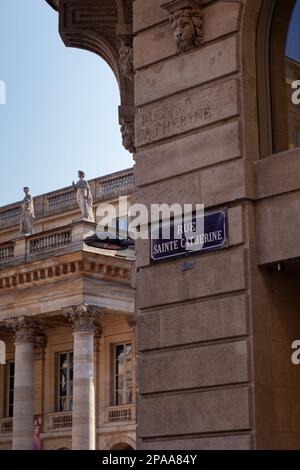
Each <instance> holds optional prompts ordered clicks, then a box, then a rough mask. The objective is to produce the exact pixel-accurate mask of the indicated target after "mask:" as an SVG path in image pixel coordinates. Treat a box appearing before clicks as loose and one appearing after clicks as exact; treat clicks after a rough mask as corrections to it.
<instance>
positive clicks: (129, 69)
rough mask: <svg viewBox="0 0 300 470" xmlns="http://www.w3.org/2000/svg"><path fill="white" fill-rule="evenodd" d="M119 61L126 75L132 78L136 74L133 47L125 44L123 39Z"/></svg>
mask: <svg viewBox="0 0 300 470" xmlns="http://www.w3.org/2000/svg"><path fill="white" fill-rule="evenodd" d="M119 63H120V68H121V72H122V74H123V75H124V77H127V78H130V80H132V79H133V75H134V64H133V47H132V46H129V45H128V44H125V43H124V42H123V41H121V47H120V49H119Z"/></svg>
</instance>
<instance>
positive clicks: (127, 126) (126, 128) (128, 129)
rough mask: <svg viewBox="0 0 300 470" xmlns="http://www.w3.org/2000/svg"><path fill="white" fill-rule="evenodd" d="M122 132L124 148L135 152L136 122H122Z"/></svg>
mask: <svg viewBox="0 0 300 470" xmlns="http://www.w3.org/2000/svg"><path fill="white" fill-rule="evenodd" d="M121 134H122V141H123V146H124V148H125V149H126V150H128V152H130V153H134V152H135V146H134V124H133V123H132V122H125V123H124V124H122V126H121Z"/></svg>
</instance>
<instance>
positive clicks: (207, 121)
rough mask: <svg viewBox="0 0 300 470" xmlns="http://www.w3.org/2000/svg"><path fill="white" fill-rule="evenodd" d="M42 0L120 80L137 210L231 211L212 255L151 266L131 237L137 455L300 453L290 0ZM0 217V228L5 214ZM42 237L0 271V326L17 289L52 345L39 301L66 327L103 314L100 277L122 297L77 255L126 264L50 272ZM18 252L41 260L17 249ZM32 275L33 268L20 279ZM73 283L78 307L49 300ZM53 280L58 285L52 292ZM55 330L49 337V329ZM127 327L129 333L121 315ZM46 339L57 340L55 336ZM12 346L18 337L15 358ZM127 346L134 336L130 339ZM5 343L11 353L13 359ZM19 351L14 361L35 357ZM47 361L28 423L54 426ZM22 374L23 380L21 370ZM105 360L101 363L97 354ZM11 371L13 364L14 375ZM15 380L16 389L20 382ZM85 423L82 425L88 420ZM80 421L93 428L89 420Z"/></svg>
mask: <svg viewBox="0 0 300 470" xmlns="http://www.w3.org/2000/svg"><path fill="white" fill-rule="evenodd" d="M47 2H48V3H49V5H51V6H52V7H53V8H54V10H55V11H56V12H57V16H58V20H59V21H58V30H59V34H60V36H61V38H62V40H63V41H64V43H65V45H66V46H69V47H78V48H82V49H85V50H88V51H90V52H93V53H96V54H98V55H99V57H101V58H102V59H104V60H105V61H106V62H107V64H108V66H109V67H111V69H112V70H113V72H114V74H115V77H116V80H117V82H118V84H119V88H120V97H121V100H120V101H121V104H120V108H119V123H120V126H121V133H122V138H123V143H124V146H125V148H126V149H127V150H129V151H130V152H132V153H133V158H134V160H135V168H134V174H135V178H134V181H135V188H134V195H133V198H134V201H136V202H138V203H140V204H144V205H145V206H147V207H148V208H150V206H151V204H154V203H158V204H159V203H165V204H169V205H172V204H175V203H178V204H197V203H201V204H204V205H205V209H206V213H207V214H209V213H214V214H220V215H222V217H224V218H225V223H224V228H223V231H224V233H223V234H224V241H226V243H223V244H222V246H220V247H219V248H218V249H211V250H206V251H204V250H202V251H199V252H198V253H196V252H193V253H189V254H187V253H182V252H181V253H179V254H178V256H177V255H176V256H170V257H169V258H165V259H162V258H160V259H156V260H154V259H153V257H152V252H151V243H150V241H149V240H139V241H137V242H136V244H135V254H136V297H135V298H136V304H135V307H136V319H137V353H138V355H137V357H138V360H137V370H138V372H139V373H138V389H137V411H138V412H137V447H138V448H139V449H300V424H299V423H300V413H299V410H300V369H299V366H297V365H295V364H293V362H292V360H291V356H292V352H293V350H292V347H291V346H292V344H293V342H294V341H295V340H299V339H300V320H299V318H300V317H299V309H300V305H299V282H300V275H299V273H300V218H299V214H300V150H299V148H300V118H299V109H300V108H299V106H300V104H299V103H300V100H299V95H300V93H299V91H298V92H297V89H298V90H299V80H300V74H299V63H300V56H299V44H300V27H299V24H300V1H299V0H226V1H225V0H47ZM37 40H38V38H37ZM297 82H298V83H297ZM295 92H296V95H295V94H294V93H295ZM86 119H87V120H88V119H89V116H86ZM45 207H47V206H45ZM7 210H8V211H9V209H7ZM14 210H15V209H14V208H13V209H12V212H14ZM41 210H42V209H41ZM45 210H46V209H45ZM9 214H10V213H9ZM46 216H47V211H46V212H45V214H44V215H43V217H46ZM7 217H8V220H10V217H11V218H13V216H9V215H7ZM43 217H42V218H41V220H42V221H43V220H44V218H43ZM72 220H73V219H72ZM162 222H164V220H163V221H162ZM70 223H71V221H70ZM213 223H215V222H213ZM4 225H5V230H7V222H6V220H5V222H4ZM72 227H73V228H72V230H74V235H73V237H74V238H73V240H75V243H79V244H80V243H81V242H80V241H78V238H77V236H78V237H79V235H78V233H82V232H83V231H85V229H86V228H87V227H86V224H80V223H78V224H77V225H76V224H75V225H73V226H72ZM40 230H43V227H40ZM12 235H13V234H12ZM62 237H64V235H62ZM12 238H13V236H12V237H11V239H12ZM79 238H80V237H79ZM4 241H6V240H4ZM28 242H30V239H28V241H27V243H28ZM35 243H36V245H35V244H32V246H31V245H30V243H29V248H28V246H27V248H26V250H27V251H26V253H27V255H26V261H27V263H25V264H24V263H23V265H22V266H24V268H23V267H22V269H24V271H25V272H23V271H21V272H20V273H19V271H16V268H15V267H14V268H13V269H12V270H11V271H10V268H9V263H10V262H11V260H9V262H8V266H7V267H5V270H6V274H5V278H4V279H1V283H2V284H1V285H2V286H3V287H2V289H3V294H2V295H1V299H3V300H1V302H3V303H4V307H3V311H4V313H3V316H6V317H7V316H8V317H9V318H10V317H12V316H13V315H14V311H13V308H8V307H13V300H14V297H13V296H12V294H11V292H14V291H16V292H18V293H19V297H18V298H20V302H19V305H22V307H20V310H19V315H20V316H21V314H22V316H24V315H26V314H28V310H29V309H31V311H33V312H34V313H35V316H37V317H38V316H40V317H46V316H47V317H49V318H47V319H45V320H44V319H43V318H41V327H42V328H44V330H43V331H46V333H48V337H49V339H48V342H47V345H48V346H47V348H48V351H49V348H51V347H52V343H51V339H50V338H51V335H50V332H51V331H53V330H51V325H50V316H49V315H45V314H44V311H45V309H46V310H47V308H48V305H50V304H51V307H49V308H50V309H51V312H52V313H53V312H56V313H55V314H54V317H55V320H54V319H53V321H55V322H58V321H63V322H64V325H66V318H65V316H64V317H63V316H62V314H61V313H60V314H58V310H59V312H61V308H62V307H63V308H65V307H66V308H69V307H72V306H74V304H75V305H82V304H84V305H86V304H90V305H91V306H92V307H94V306H99V304H100V306H101V307H103V303H105V302H103V300H101V301H98V299H99V298H98V295H99V296H102V295H103V290H102V289H97V288H94V287H91V284H92V283H96V282H98V283H99V285H100V284H101V283H103V282H104V281H106V279H107V282H108V286H109V288H107V289H105V291H104V293H105V295H108V294H109V296H111V298H112V297H113V298H114V301H115V296H114V295H115V294H113V293H112V292H114V293H115V292H116V291H115V290H114V288H113V286H112V284H111V280H112V279H111V277H109V276H108V274H107V273H106V274H105V276H104V280H103V279H101V281H100V280H99V281H98V277H97V276H99V274H98V273H97V268H96V273H97V274H95V273H93V275H91V273H89V272H86V271H84V274H83V273H82V269H81V268H80V269H81V271H80V272H78V269H79V266H81V267H82V266H84V267H85V257H87V258H88V259H89V262H90V265H89V264H88V263H87V264H88V265H89V266H90V269H91V267H92V263H95V261H94V260H95V259H97V260H98V259H99V258H101V262H100V264H101V265H102V264H103V265H104V264H105V263H106V262H107V259H109V260H111V262H112V261H114V263H116V265H117V268H118V269H116V268H114V271H113V272H114V273H115V274H114V276H116V277H117V274H116V272H118V273H119V274H118V275H120V272H122V273H123V272H124V271H123V269H124V266H123V264H122V263H124V265H125V263H128V264H129V263H130V262H129V261H128V260H125V259H122V260H120V259H119V257H106V258H104V259H105V262H104V260H102V256H103V257H104V255H102V254H101V255H100V254H94V253H91V252H90V251H89V250H88V251H87V250H86V249H85V248H84V249H83V250H81V251H80V250H79V252H77V255H76V256H78V258H79V257H80V256H81V257H83V259H81V260H80V259H76V262H75V265H74V264H73V265H72V263H71V264H68V262H67V260H69V259H70V258H69V257H71V256H74V257H75V254H74V255H73V254H72V255H71V254H70V253H65V254H63V255H59V256H61V257H65V258H63V262H62V264H60V265H59V266H56V264H55V263H57V262H58V260H60V259H61V258H60V257H55V259H53V260H51V261H49V263H50V262H51V263H53V265H51V266H49V267H48V266H47V265H45V264H43V263H46V261H42V260H41V259H40V258H39V256H40V253H39V251H40V250H44V248H41V246H43V245H42V244H40V242H39V241H38V240H37V241H36V242H35ZM41 243H42V242H41ZM72 243H73V242H72ZM22 244H23V245H22ZM35 246H37V248H35ZM76 246H78V245H76ZM30 247H31V248H30ZM28 249H29V250H33V251H34V253H31V252H30V251H29V255H28ZM60 249H62V248H60ZM24 250H25V248H24V241H22V240H16V241H15V245H14V256H15V258H16V259H19V257H20V256H23V257H24ZM35 250H37V252H36V251H35ZM11 252H12V247H11V245H10V244H8V245H6V247H4V252H3V253H4V255H3V256H4V257H11ZM20 253H21V254H20ZM22 253H23V255H22ZM185 255H188V256H185ZM47 259H48V258H47ZM71 259H72V260H73V258H71ZM92 259H93V261H92ZM80 261H81V264H80ZM47 262H48V261H47ZM97 262H98V261H97ZM30 263H32V264H30ZM39 263H40V264H39ZM73 263H74V261H73ZM27 266H30V269H32V272H31V274H30V275H28V276H27V272H26V269H27ZM36 266H38V268H36ZM74 266H75V268H74ZM93 266H94V265H93ZM31 267H32V268H31ZM72 269H73V270H74V269H75V271H74V272H72ZM119 269H120V270H121V271H118V270H119ZM69 270H71V273H69V272H68V274H67V275H66V274H65V272H66V271H69ZM16 273H17V274H16ZM57 273H59V275H58V274H57ZM46 276H47V279H46ZM51 276H52V277H51ZM65 276H67V277H65ZM76 276H77V277H76ZM80 276H81V277H80ZM44 277H45V279H44ZM73 277H74V279H76V282H73V283H72V284H71V283H70V289H69V292H70V297H72V298H70V299H68V301H66V297H65V292H64V295H63V296H61V298H62V297H63V299H64V302H62V300H61V298H60V299H59V301H58V300H53V297H54V299H57V295H59V292H60V290H59V286H61V285H62V283H63V281H64V279H71V278H73ZM100 277H101V276H100ZM49 278H50V279H49ZM27 279H30V282H29V284H30V283H32V284H33V287H32V292H33V291H34V289H36V290H35V291H34V292H37V295H35V296H33V298H32V300H31V303H30V305H28V304H27V303H26V299H24V297H23V293H24V292H26V286H27V285H28V284H27ZM118 282H119V281H118ZM39 283H40V284H39ZM42 284H45V285H46V286H47V289H49V290H50V293H47V295H46V294H45V293H44V292H46V291H44V290H42V289H40V290H39V286H40V285H42ZM54 285H55V286H57V287H55V293H53V292H52V291H51V287H52V286H54ZM80 285H81V286H82V291H81V294H78V298H77V300H76V302H74V295H73V292H75V293H76V295H77V292H79V290H80ZM97 285H98V284H97ZM101 285H103V284H101ZM120 285H122V286H123V289H124V291H123V290H122V292H123V293H124V296H125V290H126V289H129V290H130V288H129V284H128V285H127V286H126V282H125V281H124V280H122V282H120ZM30 286H31V284H30ZM63 290H64V291H65V289H63ZM126 292H128V290H126ZM118 295H120V291H119V286H118ZM101 298H102V297H101ZM105 298H106V297H105ZM87 299H88V301H87ZM110 302H111V300H110V301H109V302H108V301H107V302H106V303H105V305H108V304H109V303H110ZM53 303H54V306H53ZM117 304H118V309H119V310H122V309H124V310H126V309H128V308H129V307H128V306H127V304H126V307H125V306H124V303H123V297H122V301H120V302H119V301H118V302H117ZM37 305H39V307H37ZM110 305H111V304H110ZM113 305H115V304H114V303H113ZM121 307H122V308H121ZM16 308H17V307H16ZM84 308H86V307H83V309H84ZM113 308H116V307H113ZM107 310H109V307H107ZM46 313H48V311H47V312H46ZM86 314H88V315H90V314H89V313H88V312H85V315H86ZM76 315H77V316H76ZM78 315H79V313H78V312H77V313H76V312H74V311H73V320H72V321H71V324H68V328H71V327H72V325H73V328H75V330H74V340H75V346H76V344H77V338H76V335H77V334H79V333H77V332H76V329H77V326H76V324H77V322H78V318H77V317H78ZM91 318H92V319H91V320H90V321H89V328H91V330H90V329H89V332H87V331H86V332H85V333H84V334H86V335H87V337H89V338H90V339H91V336H89V335H92V334H94V335H96V333H95V329H96V327H97V325H96V324H95V323H94V317H93V316H92V317H91ZM71 319H72V317H71ZM110 319H112V317H108V316H105V315H104V317H103V320H102V322H100V323H101V325H102V336H101V337H100V342H101V341H102V342H103V341H104V344H105V338H106V336H105V334H106V333H105V331H106V330H105V328H106V323H105V322H106V321H107V322H109V321H110ZM111 321H112V320H111ZM43 322H46V323H45V325H44V326H43ZM47 322H48V323H47ZM55 325H56V326H55V327H54V326H53V327H52V328H53V329H54V328H58V324H57V323H55ZM123 325H124V329H126V332H127V331H128V333H129V331H130V330H128V323H126V321H124V323H123ZM17 327H18V325H16V326H15V331H16V332H18V331H19V330H18V328H17ZM64 328H67V327H66V326H64ZM107 328H108V326H107ZM5 331H6V330H5ZM68 331H69V335H70V336H69V338H70V346H69V347H68V348H67V349H66V350H65V351H64V349H65V348H63V349H61V346H57V345H56V346H54V345H53V348H56V350H57V352H58V353H60V352H61V353H66V352H69V351H71V349H72V347H71V344H72V338H73V337H72V336H71V331H70V330H68ZM91 331H92V332H94V333H91ZM109 331H110V330H109ZM15 334H16V333H15ZM107 334H108V333H107ZM19 336H20V335H19ZM46 336H47V334H46ZM20 337H22V335H21V336H20ZM55 338H56V340H57V341H59V340H58V338H59V336H58V335H55ZM86 339H87V338H86ZM11 341H13V339H12V337H11ZM18 341H19V338H18V334H17V343H16V347H17V352H18V351H20V356H21V349H19V343H18ZM52 341H54V339H52ZM94 341H95V342H97V341H99V340H98V339H94ZM124 341H125V342H126V344H129V343H127V342H128V341H129V336H128V335H127V334H125V335H124ZM78 343H79V341H78ZM22 344H24V343H22ZM26 344H27V343H26ZM64 344H65V343H64V342H63V345H64ZM124 345H125V343H124ZM125 346H126V345H125ZM125 346H124V347H125ZM23 347H24V346H22V348H23ZM27 347H28V346H27ZM30 348H32V346H30ZM79 349H80V347H79ZM8 350H9V351H11V356H10V357H11V358H12V357H13V352H12V351H13V350H12V348H11V349H8ZM53 351H54V349H53ZM9 354H10V352H9ZM32 354H33V353H32V350H31V349H30V355H32ZM49 354H50V353H49V352H48V355H49ZM22 357H23V358H24V360H25V357H28V355H27V356H26V355H25V354H24V355H22ZM47 357H48V356H47V354H46V356H45V359H44V362H43V361H42V359H39V362H38V363H37V364H38V366H39V367H42V366H43V365H44V367H45V373H44V376H45V377H46V378H47V380H50V382H49V383H48V382H45V383H44V389H43V388H41V386H40V385H39V384H36V386H35V390H36V391H37V392H38V393H44V394H45V396H46V398H47V397H48V398H47V399H46V400H45V403H44V405H45V408H44V411H45V413H43V411H42V410H40V409H37V411H36V415H37V416H39V415H42V416H44V422H45V415H47V416H50V418H49V419H50V422H51V416H53V415H52V413H54V412H55V411H56V407H55V406H57V405H55V404H54V402H51V399H50V396H52V395H51V394H52V391H53V389H54V388H53V387H54V385H53V383H54V382H53V381H54V377H55V372H54V366H53V365H52V368H51V367H50V366H49V364H51V363H52V364H54V361H55V354H54V352H53V353H52V362H51V360H50V358H49V357H48V359H47ZM107 357H108V356H107ZM65 359H66V361H67V363H68V364H69V361H70V357H67V358H65V357H63V358H62V359H61V360H62V361H64V360H65ZM47 361H48V362H47ZM62 363H63V362H62ZM28 364H29V372H28V377H30V374H31V370H32V369H31V368H30V367H31V366H30V364H31V365H32V361H31V360H30V361H29V360H28ZM47 364H48V365H47ZM99 364H100V368H101V367H102V365H103V361H102V363H101V352H100V361H99ZM101 364H102V365H101ZM47 367H48V368H49V370H48V369H47ZM57 368H58V366H57ZM57 370H58V369H57ZM74 370H75V369H74ZM106 370H107V371H108V370H109V368H107V369H106ZM16 372H17V369H16V370H15V371H14V370H13V366H12V369H11V375H13V373H14V374H15V373H16ZM57 373H58V372H57ZM23 379H24V376H23ZM19 380H21V386H20V387H22V375H20V376H19ZM24 380H25V379H24ZM51 380H52V385H51ZM99 381H100V389H99V388H98V390H100V392H101V390H102V389H101V387H104V388H105V387H107V388H106V390H108V382H109V380H108V376H107V378H106V379H105V378H103V377H102V380H101V376H100V377H99ZM11 383H13V381H11ZM84 384H86V382H82V389H84V390H85V392H84V393H86V394H87V386H86V385H84ZM104 384H106V385H105V386H104ZM28 387H29V388H30V385H28ZM51 387H52V388H51ZM3 390H4V388H3ZM42 390H44V391H43V392H42ZM8 392H9V390H8V389H7V393H8ZM28 393H29V392H28ZM30 393H31V392H30ZM57 393H58V392H57ZM82 393H83V390H82ZM47 394H49V396H48V395H47ZM20 395H21V394H20V393H19V392H17V396H20ZM105 396H106V398H104V395H103V393H102V395H101V393H100V399H99V400H98V399H97V400H96V402H95V403H96V405H95V406H96V407H97V406H100V412H99V413H98V414H97V411H96V418H97V416H98V418H97V419H99V416H100V422H101V416H104V415H103V414H102V415H101V409H102V408H101V406H102V405H101V403H102V404H103V406H105V405H106V406H108V405H109V404H112V403H113V402H111V401H110V400H109V399H108V396H109V394H107V395H105ZM101 397H102V398H101ZM74 398H75V395H74ZM56 399H57V394H56ZM41 402H42V401H41V400H40V401H39V403H41ZM30 403H31V404H30V406H29V407H28V409H30V410H31V408H30V407H31V406H32V402H30ZM64 403H65V402H64ZM76 403H77V405H76V406H75V409H74V423H73V431H74V433H75V436H74V439H77V437H76V436H77V432H79V431H78V428H79V421H81V420H82V419H83V418H82V416H79V415H77V414H76V413H77V411H76V412H75V410H78V409H80V406H78V403H79V399H78V401H77V400H76ZM76 403H75V401H74V402H73V408H74V405H75V404H76ZM18 406H21V405H18ZM17 409H19V408H17ZM26 409H27V407H26ZM108 409H109V408H108ZM48 413H49V414H48ZM102 413H104V408H103V409H102ZM30 414H31V416H32V411H30ZM91 414H92V415H94V413H91ZM125 415H126V414H125ZM8 419H9V418H8ZM22 419H23V417H22ZM61 419H62V421H63V418H61ZM68 419H70V418H68ZM103 419H104V421H102V422H101V423H104V425H105V426H107V429H108V427H109V426H110V425H111V424H107V419H108V420H109V418H103ZM20 422H21V417H20V421H19V424H17V428H16V439H21V437H19V436H20V435H22V427H21V424H20ZM9 423H10V422H9V421H8V424H7V425H6V424H5V425H4V426H8V427H9V426H10V424H9ZM17 423H18V420H17ZM52 423H53V421H52ZM89 423H90V421H89ZM114 425H115V424H114ZM122 425H123V424H122ZM19 426H20V428H19ZM45 426H46V431H45V433H44V434H43V437H44V441H45V442H44V443H45V445H47V442H48V443H49V445H50V440H49V441H47V439H48V436H49V435H50V434H51V433H50V430H51V429H52V431H53V427H55V426H54V424H52V425H51V424H50V425H49V426H50V427H49V428H47V425H46V424H45ZM51 426H52V427H51ZM74 426H75V427H74ZM85 426H87V427H88V426H89V424H88V423H87V421H85ZM101 426H102V425H101V424H99V425H96V430H98V438H100V436H104V431H103V427H101ZM19 429H20V430H21V434H19ZM47 429H48V431H47ZM89 429H90V432H91V429H92V426H91V427H90V428H89ZM114 429H115V428H114ZM53 432H54V431H53ZM56 432H57V430H56V431H55V433H56ZM64 432H66V431H64ZM102 432H103V434H102ZM52 435H53V436H54V434H52ZM55 435H57V434H55ZM69 435H70V432H69ZM87 435H88V436H91V433H90V434H89V433H87ZM46 437H47V439H46ZM49 439H50V438H49ZM54 439H56V438H54V437H53V439H52V443H54ZM100 439H102V437H101V438H100ZM7 440H8V441H9V436H8V437H7ZM7 445H9V444H7ZM57 445H59V444H57ZM66 446H67V444H66ZM68 446H70V445H68ZM102 447H104V446H102Z"/></svg>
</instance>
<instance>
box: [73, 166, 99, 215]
mask: <svg viewBox="0 0 300 470" xmlns="http://www.w3.org/2000/svg"><path fill="white" fill-rule="evenodd" d="M78 178H79V180H78V181H77V183H75V182H74V181H73V187H74V188H75V189H76V200H77V203H78V206H79V208H80V210H81V215H82V218H83V219H84V220H88V221H90V222H95V216H94V212H93V196H92V193H91V189H90V186H89V183H88V182H87V181H86V179H85V173H84V171H81V170H79V171H78Z"/></svg>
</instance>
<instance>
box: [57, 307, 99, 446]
mask: <svg viewBox="0 0 300 470" xmlns="http://www.w3.org/2000/svg"><path fill="white" fill-rule="evenodd" d="M65 314H66V316H67V318H68V319H69V321H70V322H71V324H72V327H73V336H74V370H73V423H72V449H73V450H95V448H96V416H95V370H94V335H95V334H96V332H97V325H96V318H97V307H93V306H89V305H85V304H84V305H79V306H72V307H70V308H67V309H65Z"/></svg>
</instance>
